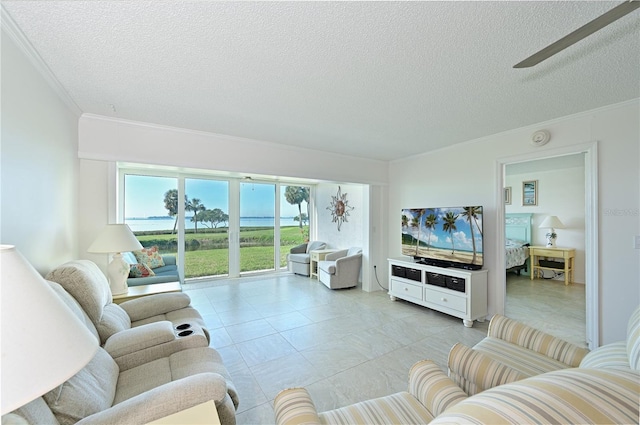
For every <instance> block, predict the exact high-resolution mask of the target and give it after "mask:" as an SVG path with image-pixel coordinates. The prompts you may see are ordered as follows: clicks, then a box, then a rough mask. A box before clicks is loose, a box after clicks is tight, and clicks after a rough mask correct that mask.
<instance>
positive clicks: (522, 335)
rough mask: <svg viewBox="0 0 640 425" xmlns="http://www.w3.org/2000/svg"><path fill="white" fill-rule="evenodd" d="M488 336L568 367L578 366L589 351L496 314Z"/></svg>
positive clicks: (490, 324) (492, 319)
mask: <svg viewBox="0 0 640 425" xmlns="http://www.w3.org/2000/svg"><path fill="white" fill-rule="evenodd" d="M488 336H491V337H494V338H499V339H501V340H503V341H507V342H510V343H512V344H516V345H519V346H521V347H524V348H527V349H529V350H532V351H535V352H537V353H540V354H543V355H545V356H547V357H550V358H552V359H555V360H557V361H559V362H562V363H564V364H566V365H568V367H578V366H580V362H581V361H582V359H583V358H584V356H586V355H587V353H588V352H589V350H588V349H586V348H582V347H578V346H577V345H575V344H572V343H570V342H568V341H564V340H562V339H560V338H557V337H555V336H553V335H549V334H547V333H544V332H542V331H539V330H538V329H535V328H532V327H531V326H527V325H525V324H523V323H520V322H518V321H515V320H513V319H509V318H508V317H505V316H502V315H499V314H496V315H495V316H493V317H492V318H491V322H490V323H489V331H488Z"/></svg>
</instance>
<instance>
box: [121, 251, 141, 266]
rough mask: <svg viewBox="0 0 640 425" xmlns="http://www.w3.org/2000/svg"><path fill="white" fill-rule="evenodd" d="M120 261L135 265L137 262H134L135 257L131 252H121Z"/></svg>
mask: <svg viewBox="0 0 640 425" xmlns="http://www.w3.org/2000/svg"><path fill="white" fill-rule="evenodd" d="M122 259H123V260H124V261H126V262H127V263H129V264H136V263H137V262H138V260H136V256H135V255H133V252H123V253H122Z"/></svg>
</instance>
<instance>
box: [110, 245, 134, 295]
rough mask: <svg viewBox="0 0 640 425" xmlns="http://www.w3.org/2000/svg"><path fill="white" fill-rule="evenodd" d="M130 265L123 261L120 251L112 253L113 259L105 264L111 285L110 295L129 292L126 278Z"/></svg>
mask: <svg viewBox="0 0 640 425" xmlns="http://www.w3.org/2000/svg"><path fill="white" fill-rule="evenodd" d="M129 270H130V266H129V263H127V262H126V261H124V259H123V258H122V254H121V253H119V252H118V253H116V254H114V255H113V260H111V262H110V263H109V265H108V266H107V275H108V276H109V287H111V295H122V294H126V293H127V292H129V286H128V285H127V278H128V277H129Z"/></svg>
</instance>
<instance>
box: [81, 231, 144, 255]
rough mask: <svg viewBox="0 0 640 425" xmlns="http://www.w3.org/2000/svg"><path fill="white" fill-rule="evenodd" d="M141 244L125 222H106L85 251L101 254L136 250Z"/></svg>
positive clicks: (140, 247)
mask: <svg viewBox="0 0 640 425" xmlns="http://www.w3.org/2000/svg"><path fill="white" fill-rule="evenodd" d="M140 249H142V245H140V242H139V241H138V239H136V237H135V235H134V234H133V232H132V231H131V229H130V228H129V226H127V225H126V224H107V225H106V226H105V227H104V229H102V232H100V234H99V235H98V237H97V238H96V240H94V241H93V243H92V244H91V246H90V247H89V249H88V250H87V251H89V252H94V253H101V254H109V253H114V252H127V251H137V250H140Z"/></svg>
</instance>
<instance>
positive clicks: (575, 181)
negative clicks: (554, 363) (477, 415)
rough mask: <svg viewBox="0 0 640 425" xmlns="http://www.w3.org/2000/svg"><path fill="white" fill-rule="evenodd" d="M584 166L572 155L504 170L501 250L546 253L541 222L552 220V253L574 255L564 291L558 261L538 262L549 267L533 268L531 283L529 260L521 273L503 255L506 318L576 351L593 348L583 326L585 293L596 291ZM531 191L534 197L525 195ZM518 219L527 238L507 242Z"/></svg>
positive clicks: (584, 159)
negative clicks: (519, 246) (525, 222)
mask: <svg viewBox="0 0 640 425" xmlns="http://www.w3.org/2000/svg"><path fill="white" fill-rule="evenodd" d="M589 160H590V158H589V157H588V153H587V152H572V153H563V154H562V155H558V156H552V157H541V158H537V159H531V160H521V161H513V162H508V161H507V162H505V163H504V164H503V172H504V174H503V183H504V188H505V197H504V201H503V205H504V208H503V212H504V219H505V229H504V230H505V232H504V237H505V246H506V245H514V244H516V243H521V242H523V243H525V244H529V245H530V246H540V247H546V245H547V242H548V241H547V233H550V232H551V230H550V229H549V228H547V227H546V226H547V225H546V224H543V221H544V220H545V219H547V218H548V217H556V218H557V219H558V220H559V222H560V223H561V224H559V225H557V228H555V229H554V233H556V236H557V239H556V246H557V248H558V249H559V250H560V249H567V250H575V257H574V259H573V260H572V261H573V269H574V271H573V275H572V276H571V283H570V284H569V285H565V282H564V280H565V275H564V271H562V270H558V268H563V265H562V264H561V263H562V261H563V259H561V258H560V259H558V258H550V257H549V258H547V257H542V258H543V260H544V261H549V263H548V264H547V263H544V265H545V266H547V265H548V266H549V267H547V268H542V269H539V268H536V271H535V274H534V276H533V277H534V278H533V279H532V278H531V273H532V270H531V258H528V259H527V260H526V269H522V268H518V267H515V268H513V269H509V268H508V267H511V266H513V264H510V263H509V261H510V260H509V258H508V255H505V265H506V266H507V270H512V271H507V273H506V276H505V302H504V311H505V315H507V316H509V317H512V318H514V319H516V320H519V321H522V322H526V323H527V324H529V325H531V326H534V327H536V328H538V329H541V330H544V331H546V332H548V333H550V334H553V335H556V336H558V337H560V338H563V339H566V340H568V341H571V342H573V343H575V344H577V345H580V346H592V344H591V343H590V342H589V341H590V340H591V341H594V342H596V343H597V340H594V339H593V336H591V337H590V334H589V332H590V329H589V326H588V323H589V320H590V319H591V320H593V317H591V318H590V317H589V315H590V314H588V313H587V308H588V305H589V302H588V301H589V298H590V293H589V290H592V289H593V288H589V285H597V283H596V282H597V280H594V279H593V277H592V276H591V275H590V272H591V270H590V269H589V267H588V266H587V263H588V259H589V258H590V255H593V253H592V252H590V250H591V249H592V248H589V247H588V244H587V240H588V234H589V233H590V232H592V229H593V223H592V222H590V217H592V216H591V215H590V214H589V212H590V210H589V205H588V204H589V203H590V202H591V198H590V196H591V195H590V193H591V191H592V187H591V186H592V183H591V182H590V176H589V174H590V172H591V170H588V167H589V166H590V162H589ZM531 186H533V187H534V190H535V192H534V193H531V192H530V191H528V189H530V188H531ZM532 199H533V200H532ZM521 216H522V217H526V218H527V219H529V220H530V226H529V229H528V238H527V239H526V240H524V241H510V239H509V238H510V237H511V235H513V234H514V232H512V231H511V230H510V229H509V227H510V224H509V223H510V220H511V219H513V217H516V218H518V219H520V217H521ZM596 222H597V221H596ZM541 226H542V227H541ZM515 234H519V233H518V232H516V233H515ZM507 251H508V250H507ZM596 258H597V257H596ZM537 263H538V264H540V263H539V262H537ZM516 271H517V272H516ZM593 347H594V346H592V348H593Z"/></svg>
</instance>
